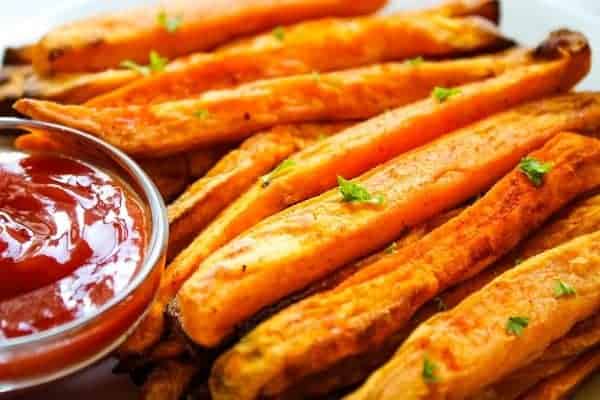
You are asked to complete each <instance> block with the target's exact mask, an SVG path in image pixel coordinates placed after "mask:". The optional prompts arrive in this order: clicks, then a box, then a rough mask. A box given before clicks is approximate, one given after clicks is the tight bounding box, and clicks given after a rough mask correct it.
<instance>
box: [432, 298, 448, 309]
mask: <svg viewBox="0 0 600 400" xmlns="http://www.w3.org/2000/svg"><path fill="white" fill-rule="evenodd" d="M433 302H434V303H435V306H436V307H437V310H438V311H446V310H447V309H448V306H447V305H446V302H445V301H444V299H442V298H441V297H439V296H438V297H435V298H434V299H433Z"/></svg>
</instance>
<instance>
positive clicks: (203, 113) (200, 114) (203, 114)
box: [194, 108, 210, 119]
mask: <svg viewBox="0 0 600 400" xmlns="http://www.w3.org/2000/svg"><path fill="white" fill-rule="evenodd" d="M194 117H196V118H199V119H208V117H210V112H209V111H208V110H207V109H205V108H201V109H200V110H196V111H194Z"/></svg>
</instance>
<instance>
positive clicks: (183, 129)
mask: <svg viewBox="0 0 600 400" xmlns="http://www.w3.org/2000/svg"><path fill="white" fill-rule="evenodd" d="M582 40H583V38H582V37H579V39H578V47H577V49H576V51H575V53H577V55H579V53H581V56H582V57H576V58H578V59H579V58H582V59H581V60H579V61H578V62H576V63H575V62H574V63H570V62H569V59H570V57H569V56H566V57H561V56H560V55H555V58H558V59H559V61H554V62H553V61H550V62H548V61H547V60H545V59H540V58H541V57H536V56H535V53H533V54H532V53H529V52H526V51H524V50H521V49H518V50H515V51H509V52H508V53H504V54H500V55H491V56H482V57H477V58H468V59H460V60H450V61H430V62H427V61H424V62H422V63H420V64H418V65H412V64H408V63H389V64H381V65H374V66H369V67H364V68H359V69H355V70H346V71H339V72H331V73H327V74H322V75H319V74H305V75H295V76H292V77H286V78H276V79H271V80H264V81H258V82H253V83H249V84H246V85H242V86H239V87H237V88H234V89H224V90H220V91H209V92H205V93H203V94H201V95H199V96H196V97H193V98H189V99H184V100H179V101H173V102H166V103H159V104H154V105H150V106H130V107H122V108H102V109H95V108H91V107H86V106H69V105H61V104H56V103H52V102H46V101H39V100H29V99H24V100H21V101H19V102H17V103H16V106H15V107H16V109H17V110H18V111H20V112H22V113H24V114H27V115H30V116H33V117H36V118H40V119H44V120H48V121H52V122H59V123H63V124H66V125H68V126H72V127H75V128H80V129H82V130H85V131H88V132H90V133H93V134H95V135H97V136H100V137H102V138H104V139H105V140H107V141H109V142H111V143H113V144H114V145H116V146H117V147H120V148H121V149H123V150H125V151H127V152H129V153H131V154H134V155H138V156H139V155H149V154H150V153H153V154H154V155H155V156H156V155H161V154H163V155H166V154H169V153H173V152H180V151H185V150H189V149H191V148H194V147H199V146H207V145H211V144H215V143H223V142H228V141H232V140H233V141H235V140H240V139H243V138H244V137H247V136H249V135H250V134H252V133H253V132H256V131H258V130H261V129H267V128H269V127H272V126H275V125H280V124H287V123H301V122H311V121H323V120H354V119H365V118H369V117H372V116H375V115H377V114H380V113H382V112H383V111H386V110H388V109H390V108H394V107H398V106H401V105H405V104H408V103H411V102H413V101H416V100H419V99H422V98H425V97H427V96H428V95H429V94H430V93H431V91H432V89H434V88H435V87H436V86H450V87H452V86H457V85H461V84H465V83H469V82H474V81H481V80H484V79H486V78H489V77H493V76H497V75H499V74H502V72H504V71H506V70H510V69H514V68H515V67H517V66H523V65H529V64H535V66H536V67H538V68H541V69H544V70H546V69H548V68H552V67H554V68H556V69H564V68H565V67H567V66H568V65H571V64H577V63H584V62H585V61H584V58H585V57H583V56H584V53H586V51H585V48H586V43H585V40H583V41H582ZM581 46H583V47H581ZM587 57H589V55H588V56H587ZM548 64H550V65H548ZM559 65H560V66H559ZM544 67H545V68H544ZM554 74H555V75H554V76H556V77H562V76H563V74H562V73H560V72H558V73H557V72H555V73H554Z"/></svg>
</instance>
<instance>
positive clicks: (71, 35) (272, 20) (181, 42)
mask: <svg viewBox="0 0 600 400" xmlns="http://www.w3.org/2000/svg"><path fill="white" fill-rule="evenodd" d="M384 4H385V0H363V1H353V2H348V1H345V0H246V1H236V2H232V1H230V0H213V1H210V2H198V1H194V0H179V1H170V2H168V3H164V4H161V5H155V6H149V7H143V8H137V9H132V10H129V11H123V12H118V13H113V14H106V15H101V16H96V17H91V18H87V19H82V20H80V21H77V22H73V23H70V24H67V25H63V26H61V27H58V28H56V29H54V30H52V31H50V32H49V33H47V34H46V35H45V36H44V37H43V38H42V39H41V40H40V41H39V42H38V43H37V45H36V46H35V48H34V50H33V51H32V62H33V65H34V67H35V69H36V71H38V72H39V73H41V74H45V75H47V74H49V73H56V72H93V71H102V70H105V69H108V68H114V67H117V66H119V64H120V63H121V62H122V61H123V60H126V59H130V60H133V61H136V62H139V63H145V62H146V60H147V58H148V53H149V52H150V51H152V50H155V51H158V52H159V53H160V54H162V55H163V56H166V57H168V58H174V57H177V56H181V55H185V54H189V53H192V52H194V51H203V50H209V49H211V48H214V47H215V46H217V45H220V44H222V43H224V42H226V41H228V40H231V39H232V38H235V37H237V36H240V35H248V34H252V33H255V32H260V31H263V30H267V29H269V28H273V27H275V26H277V25H282V24H290V23H294V22H297V21H302V20H305V19H310V18H319V17H326V16H354V15H361V14H368V13H371V12H373V11H375V10H377V9H378V8H379V7H381V6H383V5H384ZM169 20H175V21H176V24H177V26H175V27H174V28H173V27H172V26H169V25H170V24H168V22H169Z"/></svg>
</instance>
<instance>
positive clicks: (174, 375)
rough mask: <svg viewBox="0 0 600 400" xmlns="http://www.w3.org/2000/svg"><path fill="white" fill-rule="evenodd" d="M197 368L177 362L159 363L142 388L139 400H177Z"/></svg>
mask: <svg viewBox="0 0 600 400" xmlns="http://www.w3.org/2000/svg"><path fill="white" fill-rule="evenodd" d="M196 371H197V368H196V367H195V366H194V365H193V364H189V363H183V362H179V361H165V362H163V363H161V364H160V365H159V366H158V367H157V368H156V369H155V370H154V371H152V373H151V374H150V376H149V377H148V380H147V381H146V382H145V383H144V385H143V386H142V392H141V394H140V397H139V398H140V399H141V400H179V399H180V398H181V395H182V394H183V393H184V391H185V389H186V388H187V386H188V385H189V384H190V382H191V381H192V378H193V377H194V374H195V373H196Z"/></svg>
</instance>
